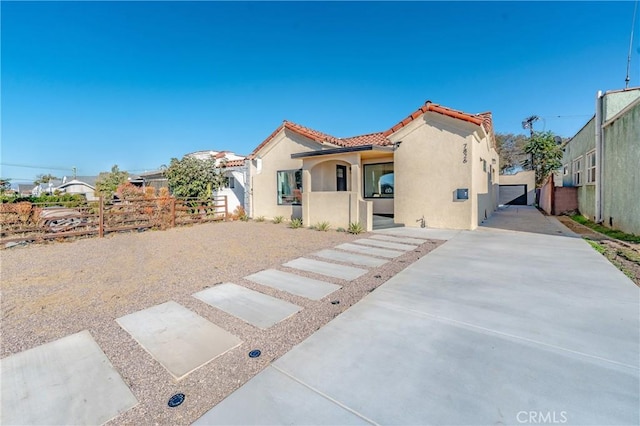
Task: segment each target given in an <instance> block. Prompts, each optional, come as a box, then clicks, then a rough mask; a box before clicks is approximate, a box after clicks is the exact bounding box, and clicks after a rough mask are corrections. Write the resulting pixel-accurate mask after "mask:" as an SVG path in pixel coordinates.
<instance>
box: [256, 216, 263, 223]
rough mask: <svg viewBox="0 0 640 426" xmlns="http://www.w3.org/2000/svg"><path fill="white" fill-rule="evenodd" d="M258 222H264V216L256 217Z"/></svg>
mask: <svg viewBox="0 0 640 426" xmlns="http://www.w3.org/2000/svg"><path fill="white" fill-rule="evenodd" d="M256 222H264V216H258V217H256Z"/></svg>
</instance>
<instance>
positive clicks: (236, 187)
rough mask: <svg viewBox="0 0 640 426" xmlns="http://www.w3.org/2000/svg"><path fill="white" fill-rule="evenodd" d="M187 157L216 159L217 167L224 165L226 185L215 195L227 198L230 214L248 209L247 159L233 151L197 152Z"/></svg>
mask: <svg viewBox="0 0 640 426" xmlns="http://www.w3.org/2000/svg"><path fill="white" fill-rule="evenodd" d="M185 157H194V158H198V159H200V160H205V159H210V158H214V159H215V164H216V167H221V166H223V165H224V167H225V172H224V173H225V176H226V178H227V179H226V184H225V186H224V187H222V188H220V189H218V191H216V192H215V193H214V194H215V195H224V196H226V197H227V211H228V212H230V213H232V212H233V211H234V210H236V209H237V208H238V207H242V208H243V209H246V203H245V201H246V200H245V198H246V196H247V195H248V193H247V192H246V191H245V188H246V182H247V168H246V166H245V160H246V157H244V156H242V155H238V154H235V153H233V152H231V151H197V152H192V153H190V154H187V155H185Z"/></svg>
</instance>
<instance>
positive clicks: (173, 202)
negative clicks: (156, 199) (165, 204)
mask: <svg viewBox="0 0 640 426" xmlns="http://www.w3.org/2000/svg"><path fill="white" fill-rule="evenodd" d="M171 227H172V228H175V227H176V199H175V197H174V198H171Z"/></svg>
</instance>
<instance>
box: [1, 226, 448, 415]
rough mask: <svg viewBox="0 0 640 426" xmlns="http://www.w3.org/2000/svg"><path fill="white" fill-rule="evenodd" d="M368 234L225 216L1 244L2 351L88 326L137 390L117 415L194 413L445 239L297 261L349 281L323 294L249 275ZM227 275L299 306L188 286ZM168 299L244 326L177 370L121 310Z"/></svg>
mask: <svg viewBox="0 0 640 426" xmlns="http://www.w3.org/2000/svg"><path fill="white" fill-rule="evenodd" d="M363 237H365V238H366V237H367V235H366V234H363V235H357V236H356V235H350V234H347V233H344V232H336V231H333V230H330V231H328V232H320V231H315V230H310V229H291V228H289V227H287V225H286V224H278V225H276V224H273V223H269V222H264V223H258V222H223V223H211V224H204V225H197V226H192V227H181V228H172V229H169V230H167V231H147V232H143V233H127V234H114V235H110V236H108V237H107V238H102V239H100V238H92V239H83V240H78V241H74V242H62V243H50V244H42V245H28V246H25V247H14V248H11V249H7V250H2V251H0V260H1V261H2V265H1V266H2V284H1V285H2V300H1V301H0V309H1V314H2V321H1V323H0V327H1V330H0V331H1V336H2V345H1V351H0V354H1V356H2V357H3V358H4V357H7V356H9V355H11V354H15V353H18V352H21V351H24V350H27V349H30V348H33V347H35V346H39V345H41V344H44V343H47V342H51V341H53V340H56V339H59V338H61V337H64V336H67V335H69V334H73V333H77V332H79V331H82V330H89V332H90V333H91V335H92V336H93V338H94V339H95V340H96V342H97V343H98V345H99V346H100V348H101V349H102V350H103V351H104V352H105V354H106V355H107V357H108V358H109V360H110V361H111V363H112V364H113V366H114V367H115V369H116V370H117V371H118V372H119V373H120V375H121V376H122V378H123V380H124V381H125V383H126V384H127V385H128V386H129V387H130V389H131V390H132V392H133V393H134V395H135V396H136V398H137V399H138V401H139V404H138V405H137V406H136V407H134V408H132V409H131V410H128V411H127V412H125V413H123V414H121V415H120V416H118V417H117V418H116V419H114V420H113V421H111V422H110V424H171V425H182V424H191V423H192V422H193V421H195V420H196V419H197V418H199V417H200V416H201V415H203V414H204V413H205V412H206V411H207V410H209V409H210V408H212V407H213V406H215V405H216V404H218V403H219V402H220V401H221V400H222V399H224V398H225V397H226V396H227V395H228V394H230V393H231V392H233V391H234V390H236V389H237V388H238V387H240V386H241V385H242V384H244V383H246V382H247V381H248V380H249V379H250V378H251V377H253V376H254V375H255V374H257V373H258V372H260V371H261V370H263V369H264V368H265V367H267V366H268V365H269V364H270V363H271V362H273V361H274V360H276V359H277V358H279V357H280V356H282V355H283V354H285V353H286V352H287V351H289V350H290V349H291V348H292V347H293V346H294V345H296V344H298V343H300V342H301V341H302V340H304V339H305V338H306V337H308V336H310V335H311V334H313V333H314V332H315V331H316V330H318V329H319V328H320V327H322V326H323V325H324V324H326V323H327V322H329V321H330V320H331V319H333V318H335V317H336V316H337V315H339V314H340V313H341V312H343V311H344V310H346V309H347V308H348V307H350V306H351V305H353V304H354V303H356V302H357V301H358V300H360V299H361V298H362V297H364V296H365V295H367V294H368V293H369V292H371V291H374V290H375V289H376V288H377V287H378V286H379V285H381V284H383V283H384V282H386V281H387V280H388V279H389V278H391V277H392V276H394V275H395V274H397V273H398V272H400V271H401V270H403V269H404V268H406V267H407V266H408V265H410V264H411V263H413V262H415V261H416V260H418V259H419V258H420V257H422V256H424V255H426V254H427V253H429V252H430V251H431V250H433V249H434V248H436V247H437V246H438V245H440V244H442V241H427V242H425V243H424V244H422V245H421V246H419V247H417V248H416V249H415V250H411V251H409V252H408V253H406V254H404V255H402V256H400V257H398V258H396V259H393V260H390V261H389V262H387V263H386V264H385V265H383V266H381V267H378V268H369V272H368V273H367V274H365V275H363V276H362V277H360V278H358V279H356V280H353V281H344V280H339V279H329V278H327V277H323V276H318V275H314V274H310V273H303V272H300V271H295V273H297V274H299V275H302V276H308V277H311V278H316V279H321V280H324V281H327V282H333V283H335V284H339V285H341V286H342V288H341V289H340V290H338V291H336V292H334V293H332V294H331V295H329V296H327V297H325V298H324V299H322V300H320V301H313V300H308V299H305V298H302V297H298V296H295V295H291V294H289V293H285V292H283V291H278V290H275V289H273V288H270V287H265V286H261V285H259V284H256V283H254V282H251V281H248V280H245V279H244V278H243V277H245V276H247V275H249V274H252V273H255V272H258V271H261V270H264V269H269V268H274V269H280V270H283V271H288V272H294V271H293V270H291V269H288V268H286V267H283V266H282V264H283V263H285V262H287V261H289V260H292V259H295V258H297V257H301V256H305V257H308V258H311V259H313V258H315V257H314V256H313V253H314V252H316V251H318V250H321V249H325V248H332V247H335V246H337V245H339V244H341V243H345V242H350V241H353V240H354V239H358V238H363ZM316 259H318V260H323V261H327V260H326V259H320V258H316ZM351 266H353V265H351ZM224 282H233V283H235V284H239V285H242V286H245V287H247V288H250V289H253V290H257V291H260V292H262V293H264V294H268V295H270V296H274V297H277V298H280V299H282V300H286V301H288V302H291V303H294V304H296V305H298V306H301V307H302V308H303V309H302V310H301V311H300V312H299V313H297V314H295V315H293V316H292V317H290V318H288V319H286V320H284V321H282V322H280V323H278V324H276V325H274V326H273V327H270V328H269V329H267V330H261V329H258V328H256V327H254V326H252V325H250V324H247V323H245V322H243V321H242V320H240V319H238V318H236V317H234V316H231V315H229V314H227V313H225V312H223V311H220V310H218V309H215V308H213V307H211V306H209V305H207V304H205V303H203V302H201V301H199V300H198V299H196V298H194V297H192V296H191V295H192V294H193V293H196V292H198V291H200V290H203V289H205V288H209V287H212V286H214V285H216V284H220V283H224ZM169 300H173V301H176V302H177V303H179V304H181V305H182V306H184V307H186V308H188V309H190V310H192V311H193V312H195V313H197V314H198V315H200V316H201V317H203V318H205V319H207V320H209V321H211V322H213V323H214V324H216V325H218V326H220V327H222V328H224V329H225V330H227V331H229V332H230V333H232V334H234V335H236V336H238V337H239V338H240V339H241V340H242V341H243V343H242V345H240V346H239V347H237V348H235V349H233V350H231V351H229V352H227V353H225V354H224V355H222V356H220V357H219V358H217V359H215V360H214V361H212V362H210V363H209V364H206V365H205V366H203V367H201V368H199V369H197V370H196V371H194V372H193V373H191V374H189V375H188V376H187V377H186V378H184V379H183V380H180V381H179V382H178V381H176V380H175V379H173V377H172V376H171V375H170V374H169V372H168V371H167V370H165V369H164V368H163V367H162V366H161V365H160V364H159V363H158V362H157V361H155V360H154V359H153V358H152V357H151V356H150V355H149V354H148V353H147V352H145V351H144V349H142V347H141V346H140V345H138V344H137V343H136V342H135V341H134V340H133V338H132V337H131V336H130V335H129V334H128V333H127V332H125V331H124V330H123V329H122V328H121V327H120V326H118V324H117V323H116V321H115V320H116V318H119V317H121V316H124V315H127V314H130V313H133V312H136V311H139V310H142V309H146V308H149V307H152V306H155V305H158V304H160V303H164V302H167V301H169ZM332 301H334V302H335V301H339V302H340V303H338V304H332V303H331V302H332ZM252 349H260V350H261V351H262V356H261V357H260V358H255V359H252V358H249V357H248V356H247V354H248V352H249V351H251V350H252ZM178 392H181V393H184V394H185V395H186V400H185V402H184V403H183V404H182V405H181V406H180V407H177V408H168V407H167V401H168V399H169V398H170V397H171V396H172V395H173V394H175V393H178Z"/></svg>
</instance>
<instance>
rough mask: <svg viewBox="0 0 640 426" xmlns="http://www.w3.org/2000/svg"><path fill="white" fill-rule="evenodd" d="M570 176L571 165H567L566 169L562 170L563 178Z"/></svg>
mask: <svg viewBox="0 0 640 426" xmlns="http://www.w3.org/2000/svg"><path fill="white" fill-rule="evenodd" d="M568 174H569V165H568V164H565V165H564V167H563V168H562V176H566V175H568Z"/></svg>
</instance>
